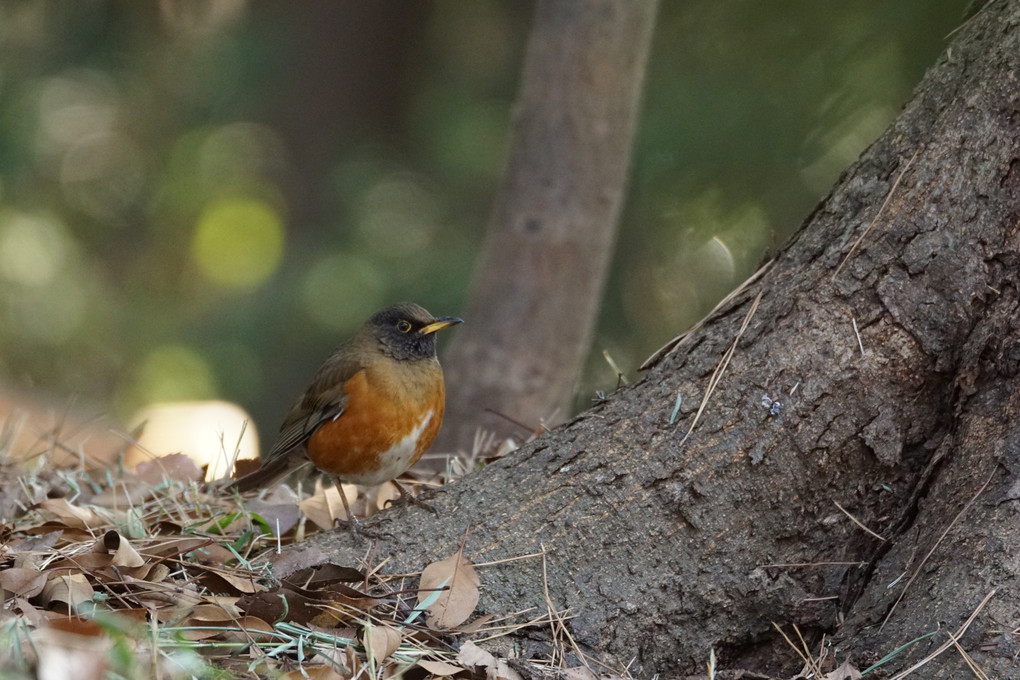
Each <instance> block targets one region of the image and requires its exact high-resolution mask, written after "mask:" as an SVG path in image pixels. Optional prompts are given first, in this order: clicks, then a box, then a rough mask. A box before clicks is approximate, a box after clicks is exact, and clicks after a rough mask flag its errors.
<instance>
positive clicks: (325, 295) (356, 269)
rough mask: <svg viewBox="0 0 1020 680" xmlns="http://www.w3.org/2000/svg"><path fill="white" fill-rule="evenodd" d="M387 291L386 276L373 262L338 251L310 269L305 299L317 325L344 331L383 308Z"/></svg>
mask: <svg viewBox="0 0 1020 680" xmlns="http://www.w3.org/2000/svg"><path fill="white" fill-rule="evenodd" d="M385 290H386V279H385V278H384V277H383V275H382V272H380V271H379V269H378V268H377V267H376V266H374V265H373V264H372V263H371V262H370V261H368V260H366V259H364V258H360V257H357V256H354V255H346V254H343V253H336V254H333V255H328V256H326V257H323V258H321V259H320V260H318V261H317V262H316V263H315V264H313V265H312V267H311V269H309V270H308V274H307V275H306V276H305V280H304V285H303V286H302V287H301V302H302V306H303V307H304V309H305V313H306V314H308V316H309V317H311V318H312V319H313V320H314V321H315V322H316V323H317V324H319V325H320V326H323V327H325V328H329V329H331V330H336V331H344V330H348V329H350V328H351V326H352V325H353V324H355V323H360V322H361V321H362V320H364V319H366V318H368V317H369V316H371V315H372V314H373V313H374V312H375V311H376V310H377V309H378V308H379V307H381V306H382V305H383V304H384V302H383V295H384V293H385Z"/></svg>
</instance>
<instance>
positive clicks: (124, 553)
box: [96, 531, 145, 567]
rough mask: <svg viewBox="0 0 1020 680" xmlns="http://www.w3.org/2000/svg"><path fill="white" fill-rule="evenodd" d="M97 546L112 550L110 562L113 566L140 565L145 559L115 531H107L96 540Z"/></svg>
mask: <svg viewBox="0 0 1020 680" xmlns="http://www.w3.org/2000/svg"><path fill="white" fill-rule="evenodd" d="M96 547H97V548H100V549H102V550H110V551H112V552H113V560H112V561H111V562H110V564H112V565H113V566H115V567H140V566H142V565H143V564H145V560H143V559H142V556H141V555H139V554H138V551H137V550H135V549H134V548H133V547H132V546H131V543H130V542H129V541H128V540H127V539H126V538H124V537H123V536H121V535H120V534H119V533H117V532H116V531H107V532H106V533H105V534H103V538H102V539H100V540H99V541H97V546H96Z"/></svg>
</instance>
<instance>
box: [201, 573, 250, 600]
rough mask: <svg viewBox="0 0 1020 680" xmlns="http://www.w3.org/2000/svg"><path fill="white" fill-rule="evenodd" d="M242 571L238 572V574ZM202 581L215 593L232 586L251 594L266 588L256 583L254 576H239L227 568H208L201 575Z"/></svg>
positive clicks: (239, 591) (243, 593)
mask: <svg viewBox="0 0 1020 680" xmlns="http://www.w3.org/2000/svg"><path fill="white" fill-rule="evenodd" d="M240 573H241V572H238V574H240ZM201 581H202V584H203V585H205V586H206V587H207V588H209V589H210V590H211V591H213V592H214V593H222V592H225V591H226V590H228V589H231V588H232V589H233V590H235V591H237V592H238V593H241V594H242V595H250V594H252V593H258V592H261V591H263V590H265V588H263V587H262V586H260V585H259V584H258V583H255V581H254V578H253V577H252V576H238V575H237V574H234V573H232V572H229V571H227V570H226V569H216V570H210V569H208V568H206V572H205V574H203V575H202V576H201Z"/></svg>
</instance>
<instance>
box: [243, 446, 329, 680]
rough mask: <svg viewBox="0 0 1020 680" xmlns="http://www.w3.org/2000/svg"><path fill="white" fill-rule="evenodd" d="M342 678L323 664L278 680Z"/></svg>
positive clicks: (304, 667) (297, 670)
mask: <svg viewBox="0 0 1020 680" xmlns="http://www.w3.org/2000/svg"><path fill="white" fill-rule="evenodd" d="M239 462H240V461H239ZM343 678H344V676H342V675H340V674H339V673H337V672H336V671H335V670H333V667H332V666H327V665H325V664H323V665H321V666H302V667H301V668H295V669H294V670H292V671H287V672H286V673H284V674H283V675H281V676H280V680H343Z"/></svg>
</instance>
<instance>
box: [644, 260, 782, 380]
mask: <svg viewBox="0 0 1020 680" xmlns="http://www.w3.org/2000/svg"><path fill="white" fill-rule="evenodd" d="M773 262H775V260H769V261H768V262H766V263H765V264H763V265H762V266H761V267H759V268H758V271H756V272H755V273H753V274H751V275H750V276H749V277H747V279H746V280H745V281H744V282H743V283H741V284H740V285H739V286H737V287H736V288H734V289H733V291H732V292H731V293H730V294H729V295H727V296H726V297H724V298H723V299H722V300H719V304H717V305H716V306H715V307H713V308H712V311H711V312H709V313H708V314H706V315H705V316H704V317H702V319H701V321H699V322H698V323H696V324H694V325H693V326H691V327H690V328H688V329H687V330H685V331H684V332H683V333H681V334H680V335H678V336H676V337H675V338H673V339H672V340H670V341H669V342H667V343H666V344H665V345H663V346H662V347H660V348H659V349H657V350H655V352H654V353H653V354H652V356H650V357H648V358H647V359H645V361H644V363H643V364H641V365H640V366H638V370H639V371H645V370H647V369H649V368H651V367H652V366H654V365H655V364H657V363H659V361H661V360H662V359H663V358H665V357H667V356H669V355H670V354H672V353H673V350H675V349H676V348H677V345H679V344H680V342H681V341H683V339H684V338H686V337H687V336H688V335H690V334H691V333H694V332H695V331H697V330H698V329H699V328H701V327H702V326H704V325H705V323H706V322H707V321H708V320H709V319H710V318H711V317H712V315H713V314H715V313H716V312H718V311H719V310H720V309H722V308H723V307H725V306H726V305H727V304H729V303H730V301H732V300H733V298H735V297H737V296H738V295H740V294H741V293H742V292H744V290H745V289H746V288H747V287H748V286H750V285H751V284H753V283H754V282H755V281H757V280H758V279H760V278H761V277H762V276H763V275H764V274H765V272H767V271H768V270H769V267H771V266H772V263H773Z"/></svg>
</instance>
